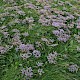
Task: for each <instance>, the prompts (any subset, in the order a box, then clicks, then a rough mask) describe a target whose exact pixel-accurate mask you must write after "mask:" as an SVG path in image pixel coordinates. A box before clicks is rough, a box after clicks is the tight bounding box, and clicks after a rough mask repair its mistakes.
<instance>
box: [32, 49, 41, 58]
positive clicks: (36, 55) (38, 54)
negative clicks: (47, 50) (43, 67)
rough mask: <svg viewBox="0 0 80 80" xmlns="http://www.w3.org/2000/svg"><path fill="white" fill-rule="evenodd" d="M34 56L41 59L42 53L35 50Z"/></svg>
mask: <svg viewBox="0 0 80 80" xmlns="http://www.w3.org/2000/svg"><path fill="white" fill-rule="evenodd" d="M33 55H34V56H35V57H36V58H39V57H40V56H41V53H40V51H38V50H34V51H33Z"/></svg>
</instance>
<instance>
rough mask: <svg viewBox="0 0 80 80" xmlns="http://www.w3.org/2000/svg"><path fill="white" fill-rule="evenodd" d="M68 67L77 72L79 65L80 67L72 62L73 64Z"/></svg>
mask: <svg viewBox="0 0 80 80" xmlns="http://www.w3.org/2000/svg"><path fill="white" fill-rule="evenodd" d="M68 69H69V71H70V72H77V71H78V69H79V67H78V65H77V64H72V65H70V66H69V68H68Z"/></svg>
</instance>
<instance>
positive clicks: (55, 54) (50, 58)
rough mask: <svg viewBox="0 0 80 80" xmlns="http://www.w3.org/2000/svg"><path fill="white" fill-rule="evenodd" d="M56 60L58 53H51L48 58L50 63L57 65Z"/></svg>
mask: <svg viewBox="0 0 80 80" xmlns="http://www.w3.org/2000/svg"><path fill="white" fill-rule="evenodd" d="M56 58H57V52H53V53H50V54H49V55H48V56H47V59H48V61H49V63H51V64H52V63H53V64H55V63H56Z"/></svg>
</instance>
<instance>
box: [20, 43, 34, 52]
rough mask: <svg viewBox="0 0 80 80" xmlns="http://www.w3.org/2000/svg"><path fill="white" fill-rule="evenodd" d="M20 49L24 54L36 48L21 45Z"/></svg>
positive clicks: (30, 45) (29, 45)
mask: <svg viewBox="0 0 80 80" xmlns="http://www.w3.org/2000/svg"><path fill="white" fill-rule="evenodd" d="M19 49H20V50H21V51H22V52H28V51H30V50H34V46H33V45H32V44H20V45H19Z"/></svg>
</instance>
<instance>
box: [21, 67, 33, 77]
mask: <svg viewBox="0 0 80 80" xmlns="http://www.w3.org/2000/svg"><path fill="white" fill-rule="evenodd" d="M21 72H22V74H23V75H25V76H26V77H29V78H31V77H33V70H32V68H31V67H29V68H26V69H24V68H23V69H22V70H21Z"/></svg>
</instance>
